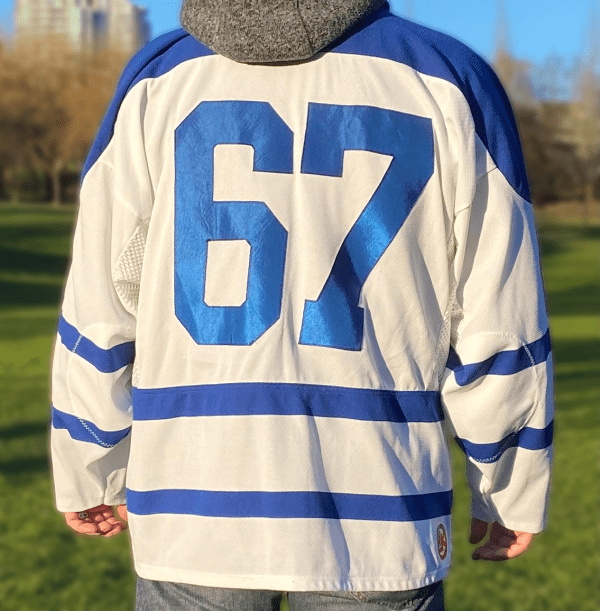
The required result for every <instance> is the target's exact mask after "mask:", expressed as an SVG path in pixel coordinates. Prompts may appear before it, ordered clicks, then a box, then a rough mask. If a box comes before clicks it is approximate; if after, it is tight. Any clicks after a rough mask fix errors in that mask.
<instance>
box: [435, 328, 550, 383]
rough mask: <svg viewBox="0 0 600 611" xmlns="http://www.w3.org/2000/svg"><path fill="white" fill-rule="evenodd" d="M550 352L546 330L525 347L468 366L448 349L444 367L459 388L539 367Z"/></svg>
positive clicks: (499, 353)
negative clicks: (451, 372) (482, 380)
mask: <svg viewBox="0 0 600 611" xmlns="http://www.w3.org/2000/svg"><path fill="white" fill-rule="evenodd" d="M550 350H551V346H550V330H548V331H546V333H545V334H544V335H543V336H542V337H540V339H538V340H536V341H534V342H531V343H530V344H527V345H526V346H521V348H517V349H516V350H506V351H503V352H498V353H497V354H494V355H493V356H491V357H490V358H488V359H486V360H485V361H481V362H480V363H472V364H469V365H463V364H462V362H461V360H460V357H459V356H458V354H456V352H455V351H454V348H452V347H450V353H449V355H448V363H447V365H446V366H447V367H448V368H449V369H452V371H453V372H454V377H455V379H456V383H457V384H458V385H459V386H466V385H467V384H471V383H472V382H475V380H478V379H479V378H481V377H483V376H485V375H498V376H507V375H511V374H513V373H518V372H519V371H523V370H524V369H527V368H529V367H533V366H534V365H539V364H540V363H543V362H544V361H545V360H546V359H547V358H548V355H549V354H550Z"/></svg>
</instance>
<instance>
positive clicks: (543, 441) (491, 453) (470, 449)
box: [456, 421, 554, 463]
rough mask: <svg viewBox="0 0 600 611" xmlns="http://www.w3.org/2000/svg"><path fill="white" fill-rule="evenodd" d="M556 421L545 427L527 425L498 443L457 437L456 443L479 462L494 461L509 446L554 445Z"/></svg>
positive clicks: (541, 448) (537, 446) (532, 448)
mask: <svg viewBox="0 0 600 611" xmlns="http://www.w3.org/2000/svg"><path fill="white" fill-rule="evenodd" d="M553 433H554V421H552V422H551V423H550V424H549V425H548V426H547V427H546V428H545V429H534V428H531V427H525V428H524V429H521V430H520V431H517V432H516V433H511V434H510V435H507V436H506V437H505V438H504V439H503V440H502V441H499V442H497V443H473V442H472V441H467V440H466V439H460V438H458V437H457V438H456V443H457V444H458V445H459V447H460V448H461V449H462V451H463V452H464V453H465V454H466V455H467V456H469V457H470V458H472V459H473V460H476V461H477V462H481V463H492V462H496V461H497V460H499V459H500V457H501V456H502V454H504V452H506V450H508V448H516V447H519V448H524V449H525V450H543V449H544V448H547V447H549V446H550V445H552V437H553Z"/></svg>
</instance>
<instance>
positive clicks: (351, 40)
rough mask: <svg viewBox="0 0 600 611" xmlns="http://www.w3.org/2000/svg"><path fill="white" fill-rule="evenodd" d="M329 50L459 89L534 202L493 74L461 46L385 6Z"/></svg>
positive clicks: (519, 188)
mask: <svg viewBox="0 0 600 611" xmlns="http://www.w3.org/2000/svg"><path fill="white" fill-rule="evenodd" d="M330 50H332V51H334V52H336V53H352V54H356V55H368V56H374V57H382V58H385V59H390V60H392V61H396V62H399V63H402V64H405V65H407V66H410V67H411V68H414V69H415V70H416V71H417V72H420V73H421V74H427V75H429V76H434V77H437V78H441V79H444V80H445V81H448V82H449V83H452V84H454V85H456V86H457V87H458V88H459V89H460V91H461V92H462V93H463V95H464V96H465V99H466V100H467V103H468V104H469V107H470V109H471V115H472V116H473V120H474V121H475V130H476V132H477V135H478V136H479V138H480V139H481V141H482V142H483V144H484V146H485V147H486V149H487V150H488V151H489V153H490V155H491V157H492V159H493V160H494V162H495V163H496V165H497V166H498V168H499V170H500V171H501V172H502V174H503V175H504V176H505V177H506V179H507V180H508V182H509V183H510V184H511V186H512V187H513V189H514V190H515V191H516V192H517V193H518V194H519V195H520V196H521V197H522V198H523V199H525V200H528V201H529V200H530V191H529V184H528V180H527V174H526V170H525V161H524V159H523V153H522V150H521V143H520V139H519V133H518V130H517V124H516V121H515V118H514V115H513V111H512V108H511V105H510V102H509V100H508V97H507V95H506V93H505V91H504V89H503V87H502V85H501V84H500V81H499V80H498V77H497V76H496V74H495V73H494V71H493V70H492V68H491V67H490V66H489V65H488V64H487V63H486V62H485V61H484V60H483V59H482V58H481V57H479V56H478V55H477V54H476V53H475V52H473V51H472V50H471V49H469V48H468V47H467V46H466V45H464V44H463V43H461V42H459V41H458V40H456V39H454V38H452V37H451V36H448V35H447V34H443V33H441V32H436V31H435V30H431V29H429V28H426V27H424V26H422V25H419V24H416V23H413V22H411V21H408V20H406V19H402V18H401V17H398V16H396V15H393V14H392V13H391V12H390V11H389V7H388V6H387V5H384V6H383V7H382V8H381V9H379V10H378V11H376V12H375V13H373V15H372V16H371V17H370V18H369V19H368V20H366V21H363V22H360V23H359V24H358V27H357V28H355V29H354V30H353V31H351V32H350V33H349V34H348V35H346V36H344V37H342V38H341V39H339V40H338V41H336V42H335V43H334V44H333V45H332V47H331V48H330Z"/></svg>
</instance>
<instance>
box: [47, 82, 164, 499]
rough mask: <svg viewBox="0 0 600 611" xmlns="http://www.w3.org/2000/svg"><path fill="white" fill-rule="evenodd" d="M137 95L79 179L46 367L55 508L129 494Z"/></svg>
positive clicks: (138, 173) (140, 186) (138, 249)
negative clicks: (67, 260) (65, 271)
mask: <svg viewBox="0 0 600 611" xmlns="http://www.w3.org/2000/svg"><path fill="white" fill-rule="evenodd" d="M140 87H143V84H142V85H140V86H139V88H140ZM135 97H136V95H135V92H134V93H132V94H131V100H130V101H129V102H128V101H127V100H125V101H124V102H123V104H122V106H121V109H120V111H119V115H118V117H117V118H116V121H115V123H114V134H113V136H112V138H111V139H110V142H109V143H108V144H107V145H106V146H104V147H103V148H102V151H101V153H100V154H97V155H96V158H95V160H94V162H93V164H91V165H90V166H89V167H88V168H87V169H86V170H87V171H86V173H85V177H84V179H83V182H82V186H81V192H80V205H79V214H78V220H77V223H76V228H75V234H74V241H73V251H72V261H71V267H70V271H69V274H68V278H67V282H66V286H65V291H64V297H63V303H62V310H61V315H60V320H59V324H58V334H57V339H56V343H55V348H54V356H53V366H52V427H51V456H52V469H53V476H54V486H55V495H56V504H57V508H58V510H59V511H81V510H84V509H87V508H90V507H94V506H96V505H99V504H102V503H105V504H107V505H115V504H120V503H124V502H125V472H126V467H127V461H128V457H129V435H130V428H131V422H132V408H131V380H132V369H133V363H134V357H135V339H136V334H135V330H136V316H137V298H138V291H139V282H140V278H141V269H142V261H143V255H144V249H145V235H146V228H147V220H146V219H145V218H144V214H143V213H142V212H140V210H142V209H143V207H144V206H143V205H142V203H143V204H144V205H145V206H146V207H149V205H150V204H149V203H148V202H150V200H151V198H152V190H151V184H150V181H149V176H148V171H147V164H146V160H145V153H144V145H143V134H142V130H141V124H142V122H141V121H140V116H139V115H140V109H139V107H138V108H137V110H136V106H139V105H138V104H137V101H136V99H135ZM133 194H135V196H134V195H133ZM134 198H135V199H134Z"/></svg>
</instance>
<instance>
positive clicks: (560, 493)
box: [0, 206, 600, 611]
mask: <svg viewBox="0 0 600 611" xmlns="http://www.w3.org/2000/svg"><path fill="white" fill-rule="evenodd" d="M72 223H73V211H72V210H65V211H60V212H56V211H50V210H47V211H44V210H43V209H40V208H35V207H26V206H23V207H20V208H11V207H8V206H0V609H2V610H3V611H33V610H40V611H106V610H107V609H109V610H110V611H127V610H130V609H132V601H133V596H134V576H133V572H132V569H131V558H130V552H129V542H128V538H127V537H126V536H120V537H117V538H115V539H109V540H99V539H97V538H80V537H76V536H74V535H73V534H72V533H71V532H70V531H68V529H67V528H66V527H65V526H64V525H63V522H62V518H61V516H60V514H58V513H57V512H56V511H55V510H54V507H53V499H52V489H51V483H50V477H49V471H48V457H47V454H48V452H47V444H48V435H47V428H48V418H49V407H48V405H49V396H48V367H49V359H50V352H51V345H52V341H53V336H54V331H55V327H56V317H57V312H58V309H57V308H58V302H59V300H60V294H61V289H62V283H63V276H64V272H65V269H66V267H67V263H68V252H69V248H70V238H71V231H72ZM540 237H541V243H542V250H543V255H544V274H545V281H546V287H547V291H548V297H549V307H550V313H551V321H552V323H551V324H552V336H553V345H554V350H555V358H556V398H557V415H556V427H555V456H556V458H555V475H554V488H553V493H552V505H551V513H550V525H549V528H548V529H547V531H546V532H545V533H544V534H543V535H542V536H540V537H539V538H538V539H537V540H536V541H535V543H534V546H533V548H532V549H531V551H530V552H528V554H526V555H525V556H523V557H522V558H519V559H517V560H514V561H511V562H508V563H502V564H487V563H481V562H479V563H475V562H472V561H471V560H470V550H471V546H470V545H469V544H468V543H467V542H466V538H467V531H468V523H469V516H468V506H469V503H468V493H467V490H466V484H465V482H464V477H463V476H462V459H461V456H460V455H459V453H455V461H454V463H455V470H456V475H455V508H454V518H453V519H454V537H453V543H454V549H453V567H452V570H451V573H450V577H449V579H448V580H447V583H446V594H447V595H446V600H447V608H448V610H449V611H538V610H539V611H542V610H544V611H598V609H599V603H600V597H599V593H598V587H597V578H598V550H599V549H600V548H599V545H598V543H599V541H598V528H597V522H598V517H599V515H600V514H599V510H598V453H597V452H598V441H599V432H600V426H599V424H600V417H599V411H598V407H599V403H600V402H599V398H600V397H599V394H600V393H599V389H600V336H599V316H598V315H599V308H598V305H599V295H600V278H599V268H598V255H599V248H598V246H599V244H600V226H598V225H589V226H587V227H583V226H581V225H580V224H578V223H577V222H574V221H569V220H568V219H567V220H562V221H559V220H558V219H555V218H553V217H552V216H551V215H547V214H546V215H545V218H544V220H543V222H541V224H540Z"/></svg>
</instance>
